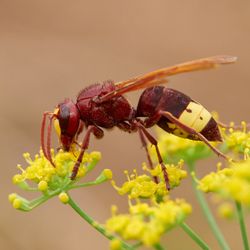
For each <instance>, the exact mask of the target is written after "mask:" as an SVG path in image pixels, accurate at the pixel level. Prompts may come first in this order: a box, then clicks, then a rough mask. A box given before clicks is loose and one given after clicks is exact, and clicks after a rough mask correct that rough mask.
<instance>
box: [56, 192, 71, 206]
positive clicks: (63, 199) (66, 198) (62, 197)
mask: <svg viewBox="0 0 250 250" xmlns="http://www.w3.org/2000/svg"><path fill="white" fill-rule="evenodd" d="M58 197H59V200H60V201H61V202H62V203H64V204H67V203H68V201H69V196H68V195H67V194H66V193H65V192H62V193H60V194H59V196H58Z"/></svg>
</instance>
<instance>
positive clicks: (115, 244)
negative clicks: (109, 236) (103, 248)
mask: <svg viewBox="0 0 250 250" xmlns="http://www.w3.org/2000/svg"><path fill="white" fill-rule="evenodd" d="M120 249H121V241H120V240H119V239H113V240H111V241H110V250H120Z"/></svg>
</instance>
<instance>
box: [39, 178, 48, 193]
mask: <svg viewBox="0 0 250 250" xmlns="http://www.w3.org/2000/svg"><path fill="white" fill-rule="evenodd" d="M38 189H39V190H40V191H42V192H43V191H46V190H47V189H48V183H47V181H40V182H39V183H38Z"/></svg>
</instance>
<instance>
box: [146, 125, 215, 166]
mask: <svg viewBox="0 0 250 250" xmlns="http://www.w3.org/2000/svg"><path fill="white" fill-rule="evenodd" d="M156 132H157V138H158V140H157V141H158V146H159V149H160V152H161V154H162V156H163V160H164V162H173V163H177V162H178V161H180V160H181V159H183V160H184V161H185V162H189V161H196V160H198V159H202V158H206V157H208V156H210V155H211V150H210V148H208V146H207V145H206V144H205V143H204V142H201V141H194V140H190V139H186V138H181V137H178V136H175V135H172V134H169V133H167V132H165V131H163V130H162V129H160V128H157V129H156ZM149 152H150V155H151V156H152V157H153V160H154V162H157V159H158V158H157V154H156V151H155V147H153V146H151V145H150V146H149Z"/></svg>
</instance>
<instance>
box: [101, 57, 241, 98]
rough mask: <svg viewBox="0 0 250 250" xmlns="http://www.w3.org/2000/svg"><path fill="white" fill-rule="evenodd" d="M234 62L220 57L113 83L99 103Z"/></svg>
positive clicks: (233, 58)
mask: <svg viewBox="0 0 250 250" xmlns="http://www.w3.org/2000/svg"><path fill="white" fill-rule="evenodd" d="M236 60H237V58H236V57H235V56H227V55H221V56H213V57H207V58H202V59H198V60H193V61H188V62H185V63H181V64H177V65H174V66H171V67H167V68H163V69H158V70H155V71H152V72H150V73H147V74H145V75H140V76H137V77H134V78H131V79H129V80H126V81H121V82H117V83H115V85H116V90H114V91H112V92H109V93H108V94H106V95H104V96H102V97H100V99H99V102H104V101H107V100H109V99H110V98H113V97H115V96H117V95H122V94H124V93H127V92H130V91H134V90H138V89H142V88H148V87H151V86H154V85H159V84H163V83H166V82H167V79H166V78H167V77H169V76H172V75H176V74H180V73H185V72H191V71H198V70H205V69H212V68H216V67H217V66H219V65H222V64H230V63H234V62H235V61H236Z"/></svg>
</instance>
